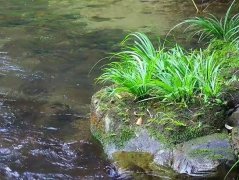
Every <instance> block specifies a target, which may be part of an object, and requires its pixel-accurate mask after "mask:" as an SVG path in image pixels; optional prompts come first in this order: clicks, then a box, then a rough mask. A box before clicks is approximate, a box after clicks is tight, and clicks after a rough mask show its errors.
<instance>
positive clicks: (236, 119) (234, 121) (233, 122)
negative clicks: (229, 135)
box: [228, 109, 239, 127]
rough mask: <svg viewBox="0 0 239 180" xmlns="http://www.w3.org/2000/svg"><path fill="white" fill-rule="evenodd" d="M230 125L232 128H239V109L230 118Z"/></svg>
mask: <svg viewBox="0 0 239 180" xmlns="http://www.w3.org/2000/svg"><path fill="white" fill-rule="evenodd" d="M228 125H230V126H232V127H239V109H236V111H234V112H233V113H232V114H231V116H230V117H229V118H228Z"/></svg>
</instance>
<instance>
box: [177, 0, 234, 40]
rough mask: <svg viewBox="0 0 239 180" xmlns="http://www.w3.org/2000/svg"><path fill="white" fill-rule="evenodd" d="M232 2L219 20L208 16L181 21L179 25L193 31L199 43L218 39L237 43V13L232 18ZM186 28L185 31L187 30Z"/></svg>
mask: <svg viewBox="0 0 239 180" xmlns="http://www.w3.org/2000/svg"><path fill="white" fill-rule="evenodd" d="M235 1H236V0H234V1H233V2H232V4H231V5H230V7H229V8H228V10H227V12H226V14H225V16H224V17H223V18H221V19H219V18H217V17H215V16H214V15H213V14H209V16H208V17H194V18H190V19H187V20H185V21H183V22H182V23H180V24H179V25H181V24H184V23H186V24H189V26H188V28H190V29H193V30H194V31H195V33H194V34H193V35H199V41H201V40H203V39H205V38H209V39H220V40H223V41H225V42H233V43H235V42H238V40H239V13H237V14H235V15H233V16H232V7H233V5H234V4H235ZM177 26H178V25H177ZM188 28H187V29H188Z"/></svg>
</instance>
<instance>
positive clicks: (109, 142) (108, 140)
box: [91, 92, 236, 178]
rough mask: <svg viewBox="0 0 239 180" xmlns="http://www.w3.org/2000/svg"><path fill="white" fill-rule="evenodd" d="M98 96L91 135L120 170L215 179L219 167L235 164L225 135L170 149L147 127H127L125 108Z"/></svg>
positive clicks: (96, 95) (92, 115) (92, 117)
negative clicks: (211, 177) (213, 177)
mask: <svg viewBox="0 0 239 180" xmlns="http://www.w3.org/2000/svg"><path fill="white" fill-rule="evenodd" d="M101 93H102V92H99V93H96V94H95V95H94V96H93V98H92V104H91V132H92V134H93V135H94V136H95V137H96V138H97V139H98V140H99V141H100V142H101V143H102V145H103V148H104V151H105V153H106V154H107V155H108V157H109V158H110V159H111V160H112V161H114V162H116V164H117V165H118V167H119V169H120V170H131V171H142V172H145V173H148V172H149V173H151V174H154V175H159V176H160V175H162V174H163V175H165V176H167V177H169V178H170V177H171V178H175V177H176V174H187V175H190V176H200V177H206V176H216V175H217V173H218V171H219V168H220V167H221V166H225V165H228V166H230V165H231V164H232V163H234V162H235V161H236V157H235V155H234V151H233V149H232V147H231V144H230V141H229V137H228V136H227V134H221V133H215V134H212V135H207V136H203V137H199V138H195V139H192V140H189V141H186V142H182V143H180V144H177V145H174V146H169V145H168V144H167V142H166V141H167V138H164V141H163V140H160V139H159V138H156V137H154V136H153V135H152V133H150V132H149V130H148V128H147V126H143V125H141V126H137V125H135V124H132V123H131V124H127V123H128V119H127V118H131V119H132V117H131V116H129V115H128V114H127V113H128V108H127V104H124V103H120V102H116V100H115V99H112V98H109V97H107V98H102V96H103V95H104V94H101ZM117 103H119V104H117ZM119 114H120V115H119ZM126 117H127V118H126ZM133 118H134V117H133ZM134 122H135V121H134ZM133 125H134V127H133ZM165 139H166V141H165ZM121 172H122V171H121Z"/></svg>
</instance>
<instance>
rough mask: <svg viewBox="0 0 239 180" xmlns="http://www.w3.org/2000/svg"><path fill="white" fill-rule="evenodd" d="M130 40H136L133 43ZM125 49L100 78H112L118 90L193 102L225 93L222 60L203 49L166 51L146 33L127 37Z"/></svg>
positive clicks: (100, 80)
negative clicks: (222, 89) (222, 86)
mask: <svg viewBox="0 0 239 180" xmlns="http://www.w3.org/2000/svg"><path fill="white" fill-rule="evenodd" d="M129 40H134V43H133V44H129V43H127V42H129ZM123 45H124V50H123V51H122V52H120V53H116V54H115V55H114V56H113V57H114V58H117V60H118V61H117V62H112V63H110V64H109V65H108V67H107V68H105V69H104V73H103V74H102V75H101V76H100V77H99V78H98V81H99V82H111V83H113V84H114V85H115V92H129V93H132V94H133V95H135V96H136V98H138V99H144V98H149V97H157V98H160V99H164V100H166V101H182V102H189V101H192V100H193V99H195V98H201V99H202V98H203V100H204V102H207V101H209V99H210V98H217V97H218V96H219V95H220V93H221V81H220V80H221V79H220V69H221V64H222V63H221V62H220V63H218V62H216V61H214V60H213V55H212V54H208V55H207V56H205V55H204V54H203V53H202V51H199V52H197V51H192V52H189V53H187V52H185V51H184V50H183V49H182V48H181V47H179V46H175V47H174V48H172V49H170V50H169V51H166V50H165V49H164V48H161V47H159V49H158V50H156V49H155V48H154V46H153V45H152V43H151V41H150V40H149V39H148V38H147V36H146V35H144V34H142V33H134V34H130V35H128V36H127V37H126V39H125V40H124V41H123Z"/></svg>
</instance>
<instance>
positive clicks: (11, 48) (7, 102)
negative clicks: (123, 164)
mask: <svg viewBox="0 0 239 180" xmlns="http://www.w3.org/2000/svg"><path fill="white" fill-rule="evenodd" d="M0 2H1V6H0V84H1V87H0V178H1V179H110V176H115V177H117V172H116V171H115V170H114V168H113V167H111V165H110V163H109V162H108V161H107V160H106V158H105V156H104V154H103V152H102V149H101V147H100V146H99V144H98V143H97V142H96V141H95V140H94V139H93V138H92V137H91V134H90V130H89V111H90V110H89V104H90V98H91V96H92V94H93V93H94V92H95V91H96V90H97V89H99V88H100V87H99V86H94V81H93V79H94V78H95V77H96V76H98V75H99V73H100V67H101V66H102V65H103V64H105V63H106V62H107V61H106V60H104V61H102V62H101V63H99V65H98V66H97V67H95V68H94V69H93V70H92V72H91V74H90V77H89V72H90V70H91V68H92V67H93V66H94V64H95V63H96V62H97V61H99V60H100V59H102V58H104V57H106V56H108V54H109V52H112V51H116V50H118V48H119V46H118V43H119V42H120V41H121V40H122V39H123V38H124V36H125V35H126V34H127V33H129V32H132V31H143V32H150V33H151V35H152V36H154V37H155V36H156V35H157V36H158V35H161V36H164V35H165V34H166V33H167V32H168V30H169V29H170V28H171V27H173V26H174V25H175V24H177V23H178V22H180V21H181V20H182V19H184V18H186V17H188V16H190V15H194V13H195V11H194V9H193V6H192V4H191V3H190V2H186V1H183V0H177V1H174V0H153V1H151V0H144V1H135V0H127V1H126V0H124V1H122V0H121V1H115V0H101V1H98V0H92V1H89V0H81V1H71V0H37V1H32V0H24V1H19V0H8V1H3V0H2V1H0ZM219 8H221V7H219ZM185 9H187V11H185ZM182 36H183V35H182ZM182 39H183V38H182ZM184 40H185V38H184ZM184 40H183V41H184ZM179 41H180V39H179ZM184 42H185V41H184ZM134 176H135V177H134V179H158V178H156V177H153V176H145V175H142V174H135V175H134ZM126 178H127V176H125V179H126ZM167 178H170V177H167Z"/></svg>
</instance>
